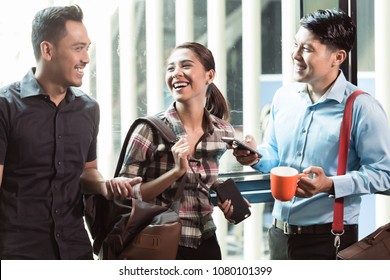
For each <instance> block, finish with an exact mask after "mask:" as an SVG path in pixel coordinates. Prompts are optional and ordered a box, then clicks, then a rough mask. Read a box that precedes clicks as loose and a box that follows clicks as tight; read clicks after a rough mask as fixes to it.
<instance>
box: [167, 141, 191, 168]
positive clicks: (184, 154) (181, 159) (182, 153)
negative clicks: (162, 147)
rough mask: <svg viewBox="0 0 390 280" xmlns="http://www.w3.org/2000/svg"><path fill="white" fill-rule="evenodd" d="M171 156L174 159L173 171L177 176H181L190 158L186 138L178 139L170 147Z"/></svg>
mask: <svg viewBox="0 0 390 280" xmlns="http://www.w3.org/2000/svg"><path fill="white" fill-rule="evenodd" d="M171 151H172V154H173V158H174V159H175V169H176V170H177V172H178V174H179V175H183V174H184V173H186V172H187V169H188V158H189V157H190V144H189V142H188V140H187V138H186V137H183V138H180V139H179V141H177V142H176V143H175V145H173V146H172V149H171Z"/></svg>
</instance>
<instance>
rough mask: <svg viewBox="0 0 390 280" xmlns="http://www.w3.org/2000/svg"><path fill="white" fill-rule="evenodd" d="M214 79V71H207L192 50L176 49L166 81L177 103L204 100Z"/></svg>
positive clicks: (168, 68) (167, 69)
mask: <svg viewBox="0 0 390 280" xmlns="http://www.w3.org/2000/svg"><path fill="white" fill-rule="evenodd" d="M213 78H214V70H209V71H206V69H205V67H204V66H203V65H202V63H201V62H200V61H199V59H198V57H197V56H196V55H195V54H194V52H193V51H191V50H190V49H186V48H179V49H176V50H174V51H173V52H172V54H171V55H170V57H169V58H168V61H167V68H166V75H165V81H166V84H167V86H168V88H169V90H170V91H171V93H172V95H173V98H174V99H175V100H177V101H179V100H181V101H184V100H188V99H192V98H196V97H199V98H201V99H202V100H203V99H204V98H205V95H206V91H207V87H208V85H209V84H210V83H211V82H212V80H213Z"/></svg>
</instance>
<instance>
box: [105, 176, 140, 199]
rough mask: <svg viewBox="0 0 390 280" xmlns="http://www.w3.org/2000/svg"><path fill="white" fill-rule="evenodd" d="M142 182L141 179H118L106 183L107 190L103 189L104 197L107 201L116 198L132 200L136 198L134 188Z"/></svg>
mask: <svg viewBox="0 0 390 280" xmlns="http://www.w3.org/2000/svg"><path fill="white" fill-rule="evenodd" d="M141 182H142V178H141V177H135V178H126V177H116V178H112V179H111V180H107V181H106V184H105V185H106V188H104V189H103V193H102V195H103V196H104V197H105V198H106V199H113V198H114V197H122V198H130V197H134V189H133V186H134V185H136V184H139V183H141Z"/></svg>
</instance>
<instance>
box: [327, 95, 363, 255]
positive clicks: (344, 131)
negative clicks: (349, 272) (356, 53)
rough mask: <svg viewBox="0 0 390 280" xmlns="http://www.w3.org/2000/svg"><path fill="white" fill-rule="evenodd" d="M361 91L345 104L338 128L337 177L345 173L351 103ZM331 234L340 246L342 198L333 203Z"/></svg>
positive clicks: (342, 221) (342, 211)
mask: <svg viewBox="0 0 390 280" xmlns="http://www.w3.org/2000/svg"><path fill="white" fill-rule="evenodd" d="M363 93H365V92H363V91H362V90H357V91H355V92H354V93H352V94H351V95H350V96H349V97H348V98H347V101H346V103H345V108H344V114H343V120H342V123H341V128H340V143H339V158H338V166H337V175H344V174H345V173H346V171H347V163H348V150H349V143H350V140H351V127H352V112H353V103H354V101H355V99H356V97H358V96H359V95H360V94H363ZM332 233H333V234H334V235H335V236H336V238H335V244H334V245H335V247H336V249H337V248H338V247H339V246H340V235H342V234H343V233H344V198H343V197H340V198H336V199H335V201H334V214H333V223H332Z"/></svg>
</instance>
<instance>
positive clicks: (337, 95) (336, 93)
mask: <svg viewBox="0 0 390 280" xmlns="http://www.w3.org/2000/svg"><path fill="white" fill-rule="evenodd" d="M339 71H340V72H339V75H338V77H337V79H336V81H335V82H334V83H333V85H332V86H331V87H330V88H329V89H328V91H327V92H326V93H325V95H324V96H323V97H321V99H320V101H319V102H321V101H325V100H327V99H330V100H335V101H337V102H339V103H341V102H342V101H343V99H344V93H345V90H346V88H347V79H346V78H345V76H344V73H343V71H342V70H339ZM298 93H299V94H301V95H307V94H308V92H307V84H306V83H302V84H301V85H300V86H299V88H298ZM317 103H318V102H317Z"/></svg>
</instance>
